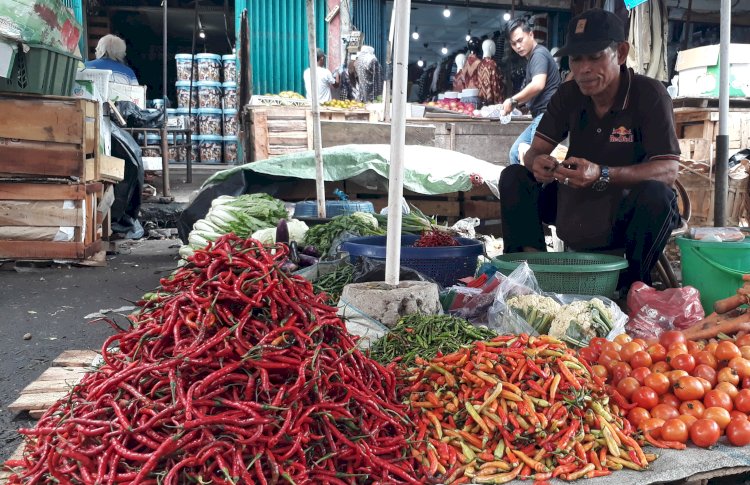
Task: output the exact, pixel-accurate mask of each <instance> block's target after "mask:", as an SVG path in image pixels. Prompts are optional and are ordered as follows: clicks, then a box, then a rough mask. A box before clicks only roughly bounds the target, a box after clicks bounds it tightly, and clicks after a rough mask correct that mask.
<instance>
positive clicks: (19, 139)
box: [0, 93, 99, 182]
mask: <svg viewBox="0 0 750 485" xmlns="http://www.w3.org/2000/svg"><path fill="white" fill-rule="evenodd" d="M0 113H2V117H3V119H4V120H6V121H8V122H6V123H0V160H2V164H1V165H0V175H3V176H13V177H27V178H48V177H64V178H67V177H75V178H77V179H78V180H80V181H84V182H88V181H94V180H98V179H99V104H98V103H96V102H94V101H89V100H85V99H80V98H67V97H55V96H24V95H14V94H3V93H0Z"/></svg>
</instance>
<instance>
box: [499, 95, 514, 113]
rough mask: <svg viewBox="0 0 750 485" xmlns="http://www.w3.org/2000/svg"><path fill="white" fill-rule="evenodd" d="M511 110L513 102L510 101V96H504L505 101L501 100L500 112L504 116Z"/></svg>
mask: <svg viewBox="0 0 750 485" xmlns="http://www.w3.org/2000/svg"><path fill="white" fill-rule="evenodd" d="M512 111H513V104H512V103H511V102H510V98H506V99H505V101H503V111H502V113H501V114H502V115H503V116H505V115H507V114H508V113H510V112H512Z"/></svg>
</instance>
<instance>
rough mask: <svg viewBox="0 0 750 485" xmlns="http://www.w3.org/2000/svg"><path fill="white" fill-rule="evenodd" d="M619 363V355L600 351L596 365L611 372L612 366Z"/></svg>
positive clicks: (610, 351) (609, 351) (614, 352)
mask: <svg viewBox="0 0 750 485" xmlns="http://www.w3.org/2000/svg"><path fill="white" fill-rule="evenodd" d="M619 362H620V354H619V353H618V352H617V351H614V350H602V353H601V354H599V358H598V359H597V363H599V364H601V365H603V366H604V367H606V368H607V370H612V366H613V365H615V364H617V363H619Z"/></svg>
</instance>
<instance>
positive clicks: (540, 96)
mask: <svg viewBox="0 0 750 485" xmlns="http://www.w3.org/2000/svg"><path fill="white" fill-rule="evenodd" d="M508 40H509V41H510V45H511V47H512V48H513V50H514V51H515V52H516V54H518V55H519V56H521V57H525V58H526V59H527V60H528V63H527V65H526V78H525V79H524V87H523V89H521V91H519V92H518V93H516V94H514V95H513V96H511V97H510V98H507V99H506V100H505V102H503V110H502V114H503V115H507V114H508V113H511V112H512V111H513V108H515V107H516V106H518V105H520V104H523V103H526V105H527V106H528V108H529V111H530V112H531V116H532V118H533V119H532V121H531V124H530V125H529V126H528V127H527V128H526V129H525V130H524V131H523V133H521V134H520V135H519V136H518V139H517V140H516V141H515V143H513V146H512V147H511V148H510V154H509V157H510V163H511V164H514V165H516V164H519V163H521V160H520V157H519V154H518V148H519V146H520V145H521V144H522V143H527V144H531V140H533V139H534V133H535V132H536V127H537V126H538V125H539V121H540V120H541V119H542V115H543V114H544V112H545V111H546V110H547V103H549V100H550V98H552V95H553V94H555V92H556V91H557V88H559V87H560V84H561V81H560V71H559V70H558V67H557V63H556V62H555V59H554V58H553V57H552V55H551V54H550V53H549V51H548V50H547V48H546V47H544V46H543V45H540V44H538V43H537V42H536V39H534V33H533V32H532V30H531V26H530V25H529V23H528V22H527V20H526V19H523V18H519V19H516V20H514V21H513V22H511V24H510V25H509V26H508Z"/></svg>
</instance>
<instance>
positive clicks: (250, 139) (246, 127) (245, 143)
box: [237, 9, 256, 163]
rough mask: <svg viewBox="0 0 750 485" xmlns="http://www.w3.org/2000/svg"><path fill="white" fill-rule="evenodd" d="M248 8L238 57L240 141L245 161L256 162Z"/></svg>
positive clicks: (241, 30) (242, 20)
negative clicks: (251, 104)
mask: <svg viewBox="0 0 750 485" xmlns="http://www.w3.org/2000/svg"><path fill="white" fill-rule="evenodd" d="M247 15H248V14H247V9H244V10H243V11H242V15H241V17H240V42H239V51H238V52H237V57H238V59H239V65H238V66H237V69H238V71H237V76H238V77H237V80H238V82H239V83H240V84H239V90H240V92H239V97H240V99H239V102H240V115H239V116H240V138H239V139H240V143H241V144H242V145H241V147H242V156H243V157H244V160H243V162H245V163H252V162H255V161H256V160H255V127H254V123H253V116H252V112H251V111H250V100H251V99H252V97H253V62H252V59H251V57H250V56H251V54H250V24H249V21H248V16H247Z"/></svg>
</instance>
